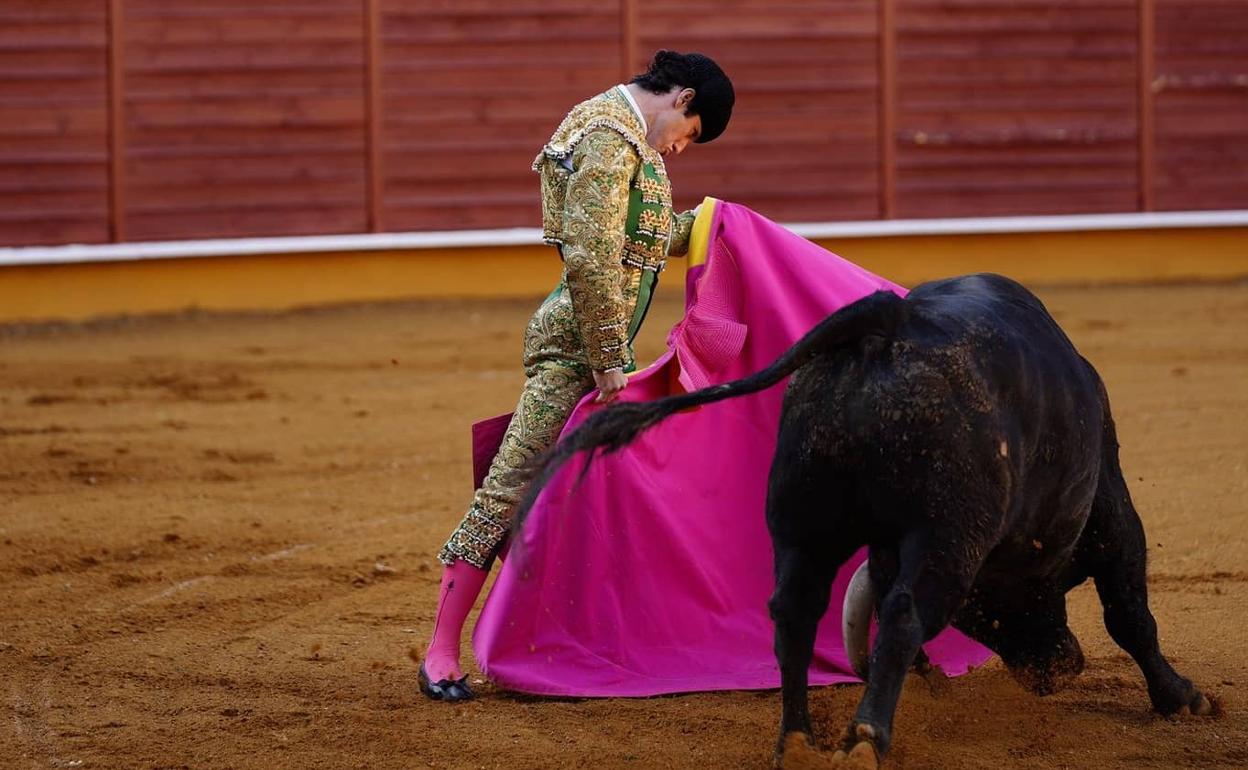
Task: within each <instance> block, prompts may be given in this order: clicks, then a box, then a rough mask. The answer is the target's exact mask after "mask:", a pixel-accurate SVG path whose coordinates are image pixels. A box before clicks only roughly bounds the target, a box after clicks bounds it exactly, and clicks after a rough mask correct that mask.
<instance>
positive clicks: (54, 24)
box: [0, 0, 109, 246]
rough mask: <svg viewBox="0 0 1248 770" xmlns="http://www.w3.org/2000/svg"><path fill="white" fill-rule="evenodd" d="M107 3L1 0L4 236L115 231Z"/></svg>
mask: <svg viewBox="0 0 1248 770" xmlns="http://www.w3.org/2000/svg"><path fill="white" fill-rule="evenodd" d="M106 11H107V4H106V3H103V2H98V0H97V1H95V2H92V1H91V0H6V2H5V3H3V4H2V5H0V245H4V246H26V245H36V244H57V243H99V242H104V241H107V240H108V239H109V218H108V215H109V208H108V207H109V202H108V201H109V189H108V163H109V153H108V45H107V43H108V19H107V15H106Z"/></svg>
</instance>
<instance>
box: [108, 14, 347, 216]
mask: <svg viewBox="0 0 1248 770" xmlns="http://www.w3.org/2000/svg"><path fill="white" fill-rule="evenodd" d="M125 13H126V23H125V39H124V50H123V53H122V55H123V59H124V62H125V102H124V107H125V163H124V171H123V179H124V191H125V195H124V199H125V202H126V208H125V219H124V230H125V232H126V234H127V237H128V238H129V239H132V240H151V239H176V238H210V237H246V236H264V235H302V234H311V233H349V232H362V231H364V230H366V229H367V215H366V211H365V186H366V171H365V169H366V166H367V155H366V144H365V125H364V120H365V118H364V92H365V72H364V34H365V28H364V12H363V4H362V3H361V2H359V0H278V1H271V0H266V2H263V3H256V2H243V1H242V0H178V1H177V2H169V1H168V0H127V2H126V3H125Z"/></svg>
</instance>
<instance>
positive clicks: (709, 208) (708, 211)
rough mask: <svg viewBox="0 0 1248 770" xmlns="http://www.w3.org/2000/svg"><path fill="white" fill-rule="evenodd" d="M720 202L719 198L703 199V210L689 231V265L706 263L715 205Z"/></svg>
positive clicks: (687, 254) (687, 253)
mask: <svg viewBox="0 0 1248 770" xmlns="http://www.w3.org/2000/svg"><path fill="white" fill-rule="evenodd" d="M718 203H719V201H718V200H716V199H715V198H710V197H707V198H704V199H703V200H702V210H701V211H699V212H698V218H697V219H695V220H693V229H692V230H690V231H689V251H688V252H686V258H687V259H688V264H689V267H697V266H698V265H704V264H706V252H707V249H709V248H710V245H711V244H710V240H711V220H712V219H714V218H715V205H716V204H718Z"/></svg>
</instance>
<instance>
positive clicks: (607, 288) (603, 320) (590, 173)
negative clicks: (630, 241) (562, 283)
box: [562, 128, 640, 371]
mask: <svg viewBox="0 0 1248 770" xmlns="http://www.w3.org/2000/svg"><path fill="white" fill-rule="evenodd" d="M639 162H640V161H639V159H638V156H637V152H636V150H634V149H633V147H632V145H630V144H629V143H628V142H627V141H626V140H625V139H624V137H622V136H620V135H619V134H617V133H616V132H615V131H612V130H610V129H605V128H604V129H599V130H597V131H592V132H590V133H589V134H586V135H585V137H584V138H583V139H581V141H580V142H578V143H577V146H576V150H575V151H574V152H573V154H572V169H573V170H572V174H571V175H570V176H569V177H568V188H567V190H568V191H567V199H566V201H565V203H564V208H563V249H562V251H563V262H564V267H565V269H566V271H567V284H568V292H569V294H570V295H571V298H572V311H573V313H574V314H575V316H576V323H577V327H578V329H579V330H580V334H581V342H582V343H583V344H584V346H585V355H586V357H587V358H588V360H589V365H590V368H592V369H595V370H598V371H604V370H606V369H613V368H615V367H626V366H628V365H629V364H631V363H632V361H631V360H630V359H631V354H630V353H629V350H628V323H629V321H630V320H631V319H630V318H628V317H627V316H626V315H625V313H626V307H625V303H624V296H623V294H622V292H621V287H622V284H623V277H624V276H623V273H624V265H623V262H622V259H623V256H624V228H625V224H626V220H627V217H628V195H629V187H630V185H631V182H632V178H633V175H634V174H636V172H637V167H638V163H639Z"/></svg>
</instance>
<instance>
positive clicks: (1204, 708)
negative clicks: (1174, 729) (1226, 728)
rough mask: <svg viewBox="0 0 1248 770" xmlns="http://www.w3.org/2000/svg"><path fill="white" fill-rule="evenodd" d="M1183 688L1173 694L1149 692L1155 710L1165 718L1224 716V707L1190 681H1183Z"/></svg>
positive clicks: (1177, 688) (1178, 688)
mask: <svg viewBox="0 0 1248 770" xmlns="http://www.w3.org/2000/svg"><path fill="white" fill-rule="evenodd" d="M1182 685H1183V686H1181V687H1176V688H1175V690H1177V692H1174V693H1173V694H1169V695H1168V696H1167V695H1162V694H1160V693H1157V692H1154V691H1152V690H1150V691H1149V696H1150V697H1151V698H1152V701H1153V709H1154V710H1155V711H1157V713H1159V714H1161V715H1162V716H1165V717H1174V718H1182V717H1188V716H1197V717H1218V716H1221V715H1222V705H1221V704H1220V703H1218V700H1217V699H1216V698H1207V697H1205V694H1204V693H1202V692H1201V691H1200V690H1199V689H1197V687H1196V685H1194V684H1192V683H1191V682H1190V681H1188V680H1186V679H1184V680H1182Z"/></svg>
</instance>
